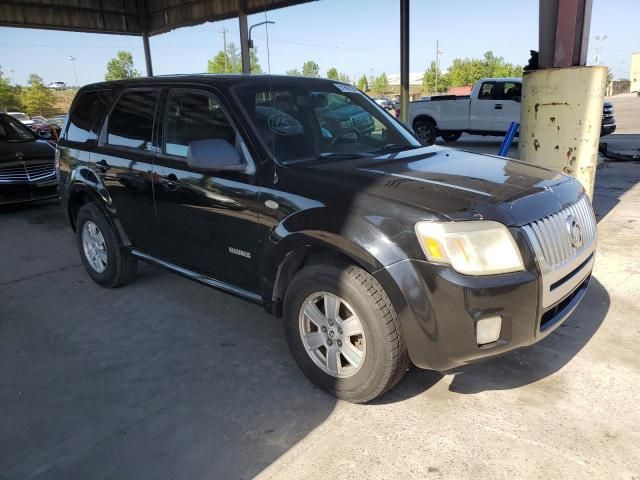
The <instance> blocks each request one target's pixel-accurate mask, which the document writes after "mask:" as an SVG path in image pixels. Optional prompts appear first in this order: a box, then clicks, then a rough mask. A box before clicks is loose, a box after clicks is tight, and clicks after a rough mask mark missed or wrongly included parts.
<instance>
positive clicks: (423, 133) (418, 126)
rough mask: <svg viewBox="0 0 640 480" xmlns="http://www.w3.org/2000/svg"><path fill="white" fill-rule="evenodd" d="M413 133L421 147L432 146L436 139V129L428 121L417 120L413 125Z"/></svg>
mask: <svg viewBox="0 0 640 480" xmlns="http://www.w3.org/2000/svg"><path fill="white" fill-rule="evenodd" d="M413 131H414V132H415V134H416V136H417V137H418V140H420V142H421V143H422V144H423V145H433V144H434V143H436V138H438V127H437V126H436V124H435V122H434V121H433V120H430V119H419V120H416V121H415V122H414V124H413Z"/></svg>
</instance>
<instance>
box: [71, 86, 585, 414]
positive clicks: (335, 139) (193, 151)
mask: <svg viewBox="0 0 640 480" xmlns="http://www.w3.org/2000/svg"><path fill="white" fill-rule="evenodd" d="M331 105H340V107H339V110H340V111H342V112H348V115H346V117H348V118H355V117H358V116H362V117H363V118H364V116H365V115H366V116H367V117H369V118H371V122H372V123H373V128H371V129H366V130H358V129H354V128H352V127H351V126H349V125H347V124H346V123H344V124H343V125H340V122H339V121H335V119H333V116H335V114H336V112H335V111H334V112H332V113H331V114H330V117H331V119H329V120H328V119H327V115H328V113H327V107H329V106H331ZM342 121H344V122H346V120H342ZM58 148H59V150H60V156H61V172H60V174H61V194H62V200H63V208H64V211H65V212H66V214H67V215H68V217H69V220H70V223H71V226H72V228H73V229H74V230H75V233H76V237H77V242H78V246H79V250H80V255H81V257H82V261H83V262H84V264H85V266H86V269H87V271H88V273H89V275H90V276H91V277H92V278H93V279H94V280H95V281H96V282H97V283H99V284H101V285H103V286H105V287H117V286H120V285H124V284H125V283H127V282H128V281H130V280H131V279H132V278H133V277H134V274H135V271H136V261H137V260H143V261H147V262H151V263H154V264H156V265H161V266H163V267H165V268H167V269H169V270H172V271H174V272H176V273H179V274H181V275H184V276H186V277H189V278H191V279H194V280H196V281H199V282H202V283H204V284H206V285H210V286H212V287H215V288H218V289H220V290H223V291H226V292H229V293H231V294H234V295H237V296H239V297H242V298H245V299H247V300H250V301H253V302H256V303H258V304H262V305H264V307H265V308H266V309H267V310H268V311H270V312H272V313H273V314H274V315H275V316H276V317H283V319H284V325H285V335H286V338H287V339H288V342H289V345H290V347H291V350H292V352H293V355H294V357H295V359H296V361H297V362H298V364H299V366H300V367H301V369H302V370H303V371H304V372H305V373H306V374H307V375H308V376H309V378H310V379H311V380H313V381H314V382H315V383H316V384H317V385H319V386H320V387H322V388H324V389H325V390H327V391H329V392H331V393H333V394H334V395H336V396H338V397H340V398H343V399H346V400H349V401H352V402H365V401H368V400H371V399H373V398H375V397H377V396H378V395H380V394H382V393H383V392H385V391H386V390H388V389H389V388H391V387H392V386H393V385H394V384H396V383H397V382H398V381H399V380H400V378H401V377H402V376H403V375H404V373H405V371H406V370H407V367H408V366H409V365H410V362H413V363H414V364H415V365H417V366H418V367H421V368H429V369H435V370H439V371H451V370H453V369H457V368H459V367H461V366H464V365H467V364H469V363H472V362H475V361H478V360H481V359H486V358H490V357H494V356H496V355H501V354H504V353H505V352H508V351H511V350H513V349H515V348H520V347H523V346H526V345H530V344H532V343H534V342H537V341H538V340H540V339H542V338H544V337H545V336H547V335H548V334H549V333H550V332H552V331H553V330H554V329H556V328H557V327H558V326H559V325H560V324H561V323H562V322H563V321H564V320H565V319H566V318H567V317H568V316H569V315H570V314H571V313H572V312H573V310H574V309H575V308H576V305H577V304H578V302H579V301H580V299H581V298H582V297H583V295H584V293H585V291H586V289H587V286H588V284H589V279H590V276H591V270H592V267H593V263H594V255H595V241H596V228H595V218H594V214H593V210H592V208H591V204H590V202H589V198H588V197H587V196H586V194H585V192H584V190H583V188H582V186H581V184H580V183H579V182H578V181H577V180H576V179H574V178H571V177H568V176H565V175H562V174H560V173H556V172H553V171H550V170H546V169H542V168H538V167H535V166H531V165H527V164H525V163H522V162H518V161H510V160H507V159H504V158H499V157H494V156H488V155H478V154H473V153H469V152H464V151H459V150H452V149H446V148H441V147H437V146H432V147H423V146H422V145H421V144H420V142H419V141H418V140H417V139H416V138H415V137H414V135H413V134H412V133H411V132H410V131H409V130H408V129H407V128H406V127H404V126H403V125H402V124H401V123H400V122H398V121H397V120H395V119H394V118H392V117H391V116H390V115H388V114H387V113H386V112H384V111H383V110H382V109H381V108H379V107H378V106H377V105H376V104H375V103H374V102H373V101H371V100H370V99H369V98H368V97H366V96H365V95H364V94H362V93H361V92H359V91H358V90H357V89H355V88H354V87H352V86H350V85H346V84H342V83H339V82H334V81H330V80H322V79H311V78H299V77H279V76H258V75H256V76H217V75H213V76H212V75H193V76H176V77H155V78H148V79H135V80H127V81H118V82H107V83H98V84H94V85H89V86H85V87H83V88H82V89H80V91H79V93H78V95H77V96H76V98H75V100H74V103H73V105H72V108H71V113H70V117H69V119H68V121H67V125H66V127H65V131H64V132H63V133H62V138H61V140H60V142H59V143H58ZM213 313H214V312H212V314H213ZM265 374H268V373H265Z"/></svg>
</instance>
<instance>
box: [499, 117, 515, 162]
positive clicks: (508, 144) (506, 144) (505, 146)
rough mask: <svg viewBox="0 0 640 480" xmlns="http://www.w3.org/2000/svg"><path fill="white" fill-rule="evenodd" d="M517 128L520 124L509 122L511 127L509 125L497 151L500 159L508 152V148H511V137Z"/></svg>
mask: <svg viewBox="0 0 640 480" xmlns="http://www.w3.org/2000/svg"><path fill="white" fill-rule="evenodd" d="M518 128H520V124H519V123H518V122H511V125H509V130H507V134H506V135H505V137H504V140H503V141H502V145H500V150H499V151H498V155H500V156H501V157H504V156H505V155H506V154H507V153H508V152H509V147H511V142H513V137H515V136H516V133H517V132H518Z"/></svg>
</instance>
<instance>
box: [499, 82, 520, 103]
mask: <svg viewBox="0 0 640 480" xmlns="http://www.w3.org/2000/svg"><path fill="white" fill-rule="evenodd" d="M500 94H501V95H500V98H502V99H503V100H514V101H516V102H519V101H520V97H522V84H521V83H516V82H504V83H503V84H502V88H501V89H500Z"/></svg>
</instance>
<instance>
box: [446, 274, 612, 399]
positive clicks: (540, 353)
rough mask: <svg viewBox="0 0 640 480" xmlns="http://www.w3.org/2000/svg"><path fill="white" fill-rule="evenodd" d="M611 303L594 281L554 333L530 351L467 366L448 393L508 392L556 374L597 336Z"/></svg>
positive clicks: (600, 285) (454, 380)
mask: <svg viewBox="0 0 640 480" xmlns="http://www.w3.org/2000/svg"><path fill="white" fill-rule="evenodd" d="M609 303H610V299H609V294H608V292H607V290H606V289H605V288H604V287H603V286H602V284H601V283H600V282H599V281H598V280H597V279H596V278H592V279H591V284H590V285H589V290H588V291H587V293H586V295H585V297H584V299H583V300H582V302H581V303H580V305H579V306H578V308H577V309H576V310H575V312H574V313H573V314H572V315H571V317H570V318H569V319H568V320H567V321H566V322H565V323H564V324H562V326H560V327H559V328H558V329H557V330H556V331H555V332H553V333H551V334H550V335H549V336H548V337H547V338H545V339H543V340H541V341H540V342H539V343H537V344H535V345H533V346H531V347H529V348H526V349H523V350H518V351H516V352H513V353H511V354H508V355H506V356H504V357H500V358H496V359H493V360H489V361H487V362H484V363H482V364H478V365H473V366H470V367H467V368H466V369H465V371H464V372H462V373H459V374H456V375H455V377H454V378H453V381H452V382H451V384H450V385H449V390H450V391H452V392H456V393H465V394H472V393H479V392H482V391H486V390H506V389H511V388H518V387H522V386H524V385H528V384H530V383H533V382H536V381H538V380H541V379H543V378H545V377H547V376H549V375H552V374H554V373H555V372H557V371H558V370H560V369H561V368H562V367H564V366H565V365H566V364H567V363H568V362H569V361H570V360H571V359H572V358H573V357H575V356H576V355H577V354H578V352H580V350H582V348H583V347H584V346H585V345H586V344H587V343H588V342H589V340H590V339H591V338H592V337H593V336H594V335H595V333H596V332H597V331H598V329H599V328H600V325H601V324H602V322H603V320H604V318H605V317H606V315H607V312H608V310H609Z"/></svg>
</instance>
